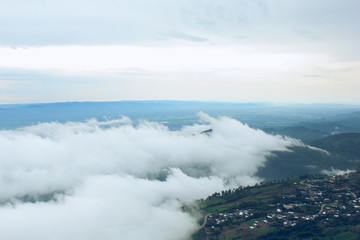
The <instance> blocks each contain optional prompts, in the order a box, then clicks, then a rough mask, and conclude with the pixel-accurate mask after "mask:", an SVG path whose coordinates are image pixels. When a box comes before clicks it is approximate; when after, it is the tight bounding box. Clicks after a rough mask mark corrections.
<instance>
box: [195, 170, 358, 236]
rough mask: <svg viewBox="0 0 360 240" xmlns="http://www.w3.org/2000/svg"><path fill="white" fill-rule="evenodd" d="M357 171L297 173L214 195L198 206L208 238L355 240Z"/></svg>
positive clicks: (202, 232)
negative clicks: (328, 174)
mask: <svg viewBox="0 0 360 240" xmlns="http://www.w3.org/2000/svg"><path fill="white" fill-rule="evenodd" d="M359 195H360V173H359V172H354V173H351V174H347V175H343V176H336V177H335V176H334V177H328V176H325V175H318V176H317V177H314V176H310V175H302V176H299V177H294V178H291V179H288V180H286V181H274V182H272V183H266V184H262V185H258V186H254V187H245V188H242V187H240V188H238V189H233V190H228V191H223V192H221V193H214V194H213V195H212V196H209V197H208V198H207V199H205V200H199V201H198V205H199V208H200V210H201V211H202V213H203V216H204V218H202V219H201V220H200V222H201V223H202V222H204V221H205V219H206V224H204V226H202V228H201V229H200V230H199V231H198V232H197V233H196V234H194V236H193V239H196V240H205V239H208V240H212V239H214V240H215V239H221V240H227V239H229V240H230V239H244V240H250V239H274V240H275V239H339V240H340V239H344V240H345V239H360V213H359V210H360V198H359V197H358V196H359Z"/></svg>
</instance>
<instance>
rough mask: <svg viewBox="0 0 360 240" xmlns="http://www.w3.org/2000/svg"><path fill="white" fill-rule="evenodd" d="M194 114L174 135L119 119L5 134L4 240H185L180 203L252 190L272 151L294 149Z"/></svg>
mask: <svg viewBox="0 0 360 240" xmlns="http://www.w3.org/2000/svg"><path fill="white" fill-rule="evenodd" d="M199 116H200V118H201V120H202V124H199V125H193V126H186V127H184V128H183V129H182V130H180V131H170V130H169V129H168V128H167V127H166V126H163V125H161V124H158V123H154V122H146V121H144V122H142V123H140V124H138V125H136V126H134V125H133V124H132V122H131V120H130V119H128V118H125V117H124V118H122V119H119V120H112V121H106V122H98V121H96V120H89V121H87V122H68V123H64V124H63V123H42V124H38V125H36V126H30V127H26V128H21V129H17V130H13V131H1V132H0V189H1V194H0V201H1V202H2V203H3V205H1V206H0V216H1V217H0V225H1V226H2V230H1V231H0V238H1V239H24V238H29V239H39V240H42V239H77V240H78V239H87V240H91V239H187V238H188V237H189V236H190V234H191V233H192V232H193V231H194V230H195V229H196V227H197V225H196V219H194V218H193V217H191V216H190V215H189V214H187V213H184V212H182V211H181V210H180V208H179V206H180V205H181V202H186V201H191V200H194V199H196V198H202V197H206V196H208V195H209V194H212V193H213V192H215V191H220V190H222V189H224V188H229V187H235V186H237V185H248V184H254V183H256V182H257V181H259V179H257V178H256V177H255V174H256V172H257V169H258V167H259V166H262V165H263V164H264V163H265V161H266V156H267V155H268V154H270V152H271V151H284V150H286V149H287V147H289V146H292V145H297V144H299V143H298V142H296V141H295V140H292V139H287V138H282V137H280V136H271V135H267V134H266V133H264V132H263V131H260V130H255V129H251V128H250V127H248V126H247V125H244V124H242V123H240V122H239V121H236V120H234V119H231V118H227V117H219V118H212V117H210V116H208V115H206V114H203V113H200V114H199ZM208 129H212V132H211V133H210V134H205V133H203V132H204V131H205V130H208ZM46 198H48V199H51V200H50V201H46V202H44V201H24V199H31V200H36V199H38V200H39V199H40V200H41V199H46Z"/></svg>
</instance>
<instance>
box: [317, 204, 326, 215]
mask: <svg viewBox="0 0 360 240" xmlns="http://www.w3.org/2000/svg"><path fill="white" fill-rule="evenodd" d="M324 207H325V204H323V205H321V209H320V211H319V213H318V214H319V215H320V214H321V212H322V211H323V210H324Z"/></svg>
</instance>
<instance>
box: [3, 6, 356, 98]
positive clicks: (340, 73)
mask: <svg viewBox="0 0 360 240" xmlns="http://www.w3.org/2000/svg"><path fill="white" fill-rule="evenodd" d="M359 10H360V1H358V0H342V1H339V0H316V1H307V0H305V1H304V0H301V1H300V0H223V1H217V0H172V1H166V0H131V1H129V0H128V1H124V0H101V1H100V0H87V1H85V0H72V1H69V0H51V1H47V0H27V1H25V0H2V1H1V3H0V103H20V102H56V101H81V100H87V101H88V100H92V101H97V100H124V99H155V100H156V99H181V100H226V101H270V102H332V103H360V98H359V97H358V95H359V94H358V93H359V90H360V83H359V79H358V77H359V76H360V48H359V47H358V43H359V42H360V28H359V24H360V15H359V14H358V13H359Z"/></svg>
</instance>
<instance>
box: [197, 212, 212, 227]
mask: <svg viewBox="0 0 360 240" xmlns="http://www.w3.org/2000/svg"><path fill="white" fill-rule="evenodd" d="M210 215H211V214H210V213H209V214H206V215H205V217H204V223H203V224H202V225H201V226H200V228H199V229H202V228H203V227H205V225H206V223H207V219H208V217H209V216H210Z"/></svg>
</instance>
